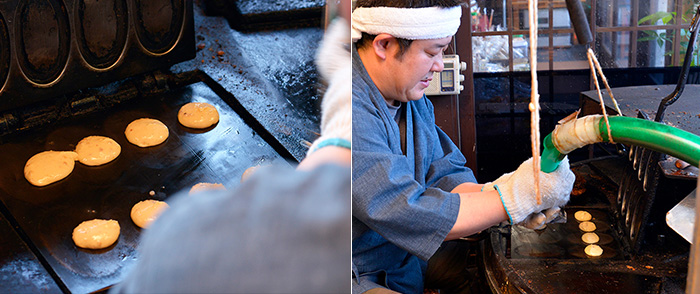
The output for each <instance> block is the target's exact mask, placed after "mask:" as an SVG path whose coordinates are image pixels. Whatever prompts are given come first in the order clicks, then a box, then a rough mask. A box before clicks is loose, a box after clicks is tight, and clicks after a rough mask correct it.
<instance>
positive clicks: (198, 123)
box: [177, 102, 219, 129]
mask: <svg viewBox="0 0 700 294" xmlns="http://www.w3.org/2000/svg"><path fill="white" fill-rule="evenodd" d="M177 120H178V121H180V123H181V124H182V125H183V126H186V127H188V128H193V129H205V128H208V127H211V126H212V125H214V124H215V123H217V122H219V112H218V111H217V110H216V107H214V106H213V105H211V104H209V103H205V102H190V103H187V104H185V105H183V106H182V107H181V108H180V111H179V112H178V113H177Z"/></svg>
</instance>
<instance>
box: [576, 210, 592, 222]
mask: <svg viewBox="0 0 700 294" xmlns="http://www.w3.org/2000/svg"><path fill="white" fill-rule="evenodd" d="M574 218H575V219H576V220H577V221H580V222H586V221H589V220H591V218H592V216H591V214H590V213H589V212H588V211H585V210H579V211H577V212H576V213H574Z"/></svg>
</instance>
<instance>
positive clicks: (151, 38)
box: [131, 0, 185, 56]
mask: <svg viewBox="0 0 700 294" xmlns="http://www.w3.org/2000/svg"><path fill="white" fill-rule="evenodd" d="M132 9H133V12H132V13H131V15H132V16H133V19H134V24H135V27H136V35H137V36H138V40H139V43H140V44H141V46H142V47H143V49H144V50H145V51H146V52H147V53H148V54H149V55H153V56H161V55H165V54H167V53H168V52H170V51H171V50H172V49H173V48H175V46H176V45H177V42H178V41H179V40H180V37H181V34H182V31H183V26H184V23H185V3H184V0H134V4H133V6H132Z"/></svg>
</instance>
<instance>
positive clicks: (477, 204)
mask: <svg viewBox="0 0 700 294" xmlns="http://www.w3.org/2000/svg"><path fill="white" fill-rule="evenodd" d="M466 184H471V183H466ZM466 184H465V186H462V185H460V186H457V188H455V189H458V188H460V189H472V188H475V187H477V186H481V185H478V184H471V185H466ZM479 189H480V188H479ZM459 200H460V201H459V214H457V221H456V222H455V224H454V226H452V229H451V230H450V233H449V234H447V237H446V238H445V240H446V241H449V240H454V239H458V238H461V237H464V236H469V235H472V234H475V233H478V232H479V231H482V230H484V229H487V228H488V227H490V226H493V225H495V224H498V223H500V222H502V221H507V220H508V214H506V210H505V209H504V208H503V203H502V202H501V197H500V196H499V195H498V192H497V191H495V190H492V191H488V192H480V191H477V192H467V193H459Z"/></svg>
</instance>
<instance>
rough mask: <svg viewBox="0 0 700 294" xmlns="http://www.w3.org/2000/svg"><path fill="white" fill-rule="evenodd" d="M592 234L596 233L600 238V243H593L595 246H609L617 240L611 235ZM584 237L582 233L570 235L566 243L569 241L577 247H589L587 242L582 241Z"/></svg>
mask: <svg viewBox="0 0 700 294" xmlns="http://www.w3.org/2000/svg"><path fill="white" fill-rule="evenodd" d="M592 233H595V234H596V235H598V238H599V240H598V242H596V243H593V244H598V245H601V246H602V245H608V244H610V243H612V242H613V241H614V240H615V239H614V238H613V236H611V235H609V234H605V233H600V232H592ZM582 236H583V234H580V233H576V234H569V235H568V236H567V237H566V241H568V242H569V243H571V244H575V245H583V246H586V245H588V244H587V243H586V242H583V240H582V239H581V237H582Z"/></svg>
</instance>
